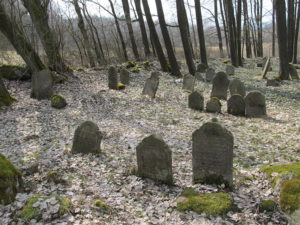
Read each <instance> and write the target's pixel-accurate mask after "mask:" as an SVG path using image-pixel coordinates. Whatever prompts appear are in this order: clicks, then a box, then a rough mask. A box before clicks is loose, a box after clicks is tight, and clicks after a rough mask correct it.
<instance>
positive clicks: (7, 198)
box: [0, 153, 23, 205]
mask: <svg viewBox="0 0 300 225" xmlns="http://www.w3.org/2000/svg"><path fill="white" fill-rule="evenodd" d="M0 181H1V182H0V204H5V205H6V204H9V203H11V202H12V201H14V199H15V196H16V194H17V192H18V191H19V190H20V189H21V188H22V186H23V181H22V177H21V173H20V171H19V170H18V169H17V168H16V167H15V166H14V165H13V164H12V163H11V162H10V161H9V160H7V159H6V158H5V156H4V155H2V154H1V153H0Z"/></svg>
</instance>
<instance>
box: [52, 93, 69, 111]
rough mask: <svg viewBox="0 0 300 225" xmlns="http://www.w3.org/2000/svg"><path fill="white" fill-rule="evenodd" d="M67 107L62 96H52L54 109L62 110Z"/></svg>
mask: <svg viewBox="0 0 300 225" xmlns="http://www.w3.org/2000/svg"><path fill="white" fill-rule="evenodd" d="M66 105H67V102H66V100H65V98H64V97H63V96H62V95H58V94H55V95H52V97H51V106H52V107H53V108H57V109H62V108H64V107H65V106H66Z"/></svg>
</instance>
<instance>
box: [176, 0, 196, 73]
mask: <svg viewBox="0 0 300 225" xmlns="http://www.w3.org/2000/svg"><path fill="white" fill-rule="evenodd" d="M176 7H177V17H178V24H179V30H180V35H181V40H182V45H183V50H184V55H185V60H186V63H187V65H188V68H189V72H190V74H192V75H195V72H196V68H195V64H194V61H193V53H192V48H191V43H190V39H189V31H188V29H189V23H188V20H187V15H186V10H185V6H184V2H183V0H176Z"/></svg>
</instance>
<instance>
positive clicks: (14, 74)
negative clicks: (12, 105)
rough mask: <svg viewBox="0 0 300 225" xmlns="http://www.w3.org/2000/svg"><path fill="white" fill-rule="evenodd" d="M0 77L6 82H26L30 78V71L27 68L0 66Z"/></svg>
mask: <svg viewBox="0 0 300 225" xmlns="http://www.w3.org/2000/svg"><path fill="white" fill-rule="evenodd" d="M0 77H3V78H5V79H8V80H19V79H20V80H27V79H30V77H31V71H30V69H29V68H28V67H27V66H19V65H8V64H6V65H2V66H0Z"/></svg>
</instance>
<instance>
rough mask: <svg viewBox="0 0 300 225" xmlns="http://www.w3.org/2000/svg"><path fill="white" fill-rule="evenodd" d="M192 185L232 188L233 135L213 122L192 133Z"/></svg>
mask: <svg viewBox="0 0 300 225" xmlns="http://www.w3.org/2000/svg"><path fill="white" fill-rule="evenodd" d="M192 155H193V181H194V183H206V184H225V185H226V186H228V187H232V182H233V175H232V166H233V135H232V134H231V132H230V131H228V130H227V129H226V128H224V127H222V126H221V125H220V124H218V123H215V122H208V123H205V124H204V125H203V126H202V127H201V128H200V129H198V130H196V131H195V132H194V133H193V150H192Z"/></svg>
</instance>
